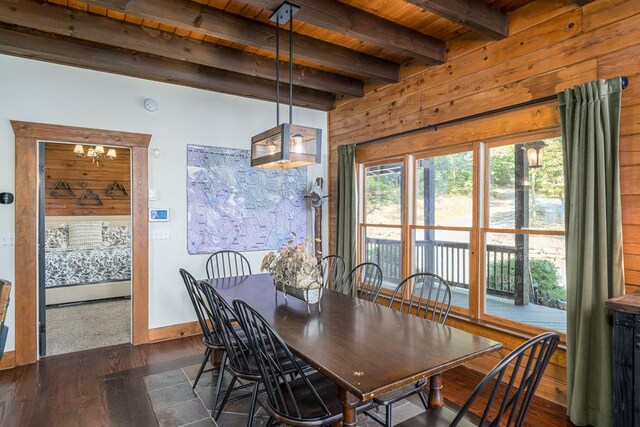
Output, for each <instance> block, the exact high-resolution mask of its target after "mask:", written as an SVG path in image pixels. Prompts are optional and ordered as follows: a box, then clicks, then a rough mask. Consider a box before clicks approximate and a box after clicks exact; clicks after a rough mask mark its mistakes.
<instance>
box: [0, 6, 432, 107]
mask: <svg viewBox="0 0 640 427" xmlns="http://www.w3.org/2000/svg"><path fill="white" fill-rule="evenodd" d="M0 15H2V16H3V19H2V21H3V22H5V23H8V24H13V25H20V26H23V27H28V28H34V29H37V30H40V31H44V32H48V33H53V34H58V35H63V36H70V37H72V38H74V39H82V40H87V41H91V42H95V43H102V44H105V45H109V46H114V47H119V48H123V49H129V50H134V51H137V52H144V53H148V54H152V55H157V56H161V57H165V58H171V59H176V60H179V61H186V62H190V63H194V64H200V65H204V66H208V67H213V68H218V69H223V70H227V71H232V72H235V73H241V74H246V75H250V76H253V77H260V78H266V79H270V80H275V79H276V62H275V60H274V59H271V58H267V57H265V56H262V55H257V54H252V53H249V52H243V51H240V50H238V49H231V48H228V47H224V46H218V45H215V44H213V43H202V42H197V41H195V40H190V39H188V38H184V37H179V36H177V35H172V36H169V35H167V34H165V33H163V32H161V31H155V32H152V31H149V30H145V29H143V28H142V27H140V26H138V25H134V24H129V23H126V22H118V21H115V20H112V19H109V18H107V17H101V16H97V15H92V14H89V13H87V12H83V11H80V10H73V9H69V8H66V7H62V6H58V5H52V4H50V3H45V4H38V3H35V2H30V1H24V2H20V3H15V2H12V1H8V0H0ZM70 28H73V30H70ZM443 52H444V45H443ZM281 73H282V76H281V79H282V80H283V81H288V79H289V69H288V67H286V69H285V68H284V67H283V69H282V71H281ZM293 76H294V84H295V85H298V86H303V87H309V88H312V89H318V90H323V91H326V92H332V93H341V94H347V95H352V96H362V95H363V93H364V87H363V83H362V81H360V80H357V79H353V78H350V77H345V76H342V75H339V74H335V73H329V72H326V71H322V70H318V69H314V68H309V67H304V66H300V65H295V66H294V72H293Z"/></svg>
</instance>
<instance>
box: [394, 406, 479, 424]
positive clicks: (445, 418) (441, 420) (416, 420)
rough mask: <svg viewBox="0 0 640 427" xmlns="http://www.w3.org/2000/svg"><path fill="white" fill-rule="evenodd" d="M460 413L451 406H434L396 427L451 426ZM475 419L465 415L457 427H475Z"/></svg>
mask: <svg viewBox="0 0 640 427" xmlns="http://www.w3.org/2000/svg"><path fill="white" fill-rule="evenodd" d="M456 415H458V413H457V412H456V411H454V410H452V409H450V408H447V407H442V408H433V409H429V410H428V411H426V412H423V413H422V414H420V415H418V416H415V417H413V418H409V419H408V420H406V421H403V422H401V423H400V424H398V425H397V426H396V427H426V426H428V427H449V426H450V425H451V422H452V421H453V420H454V418H455V417H456ZM475 426H477V424H475V423H474V422H473V421H471V419H470V418H468V417H466V416H465V417H463V418H462V419H461V420H460V422H459V423H458V424H456V427H475Z"/></svg>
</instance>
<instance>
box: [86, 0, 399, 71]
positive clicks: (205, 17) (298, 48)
mask: <svg viewBox="0 0 640 427" xmlns="http://www.w3.org/2000/svg"><path fill="white" fill-rule="evenodd" d="M86 1H88V3H90V4H93V5H96V6H102V7H105V8H107V9H111V10H114V11H118V12H122V13H127V14H131V15H135V16H138V17H140V18H146V19H150V20H152V21H155V22H159V23H161V24H165V25H170V26H173V27H179V28H182V29H185V30H190V31H196V32H199V33H202V34H206V35H208V36H213V37H217V38H220V39H223V40H228V41H232V42H236V43H240V44H244V45H247V46H254V47H257V48H260V49H265V50H268V51H270V52H275V50H276V43H275V28H274V27H273V26H272V25H269V24H265V23H262V22H258V21H255V20H252V19H249V18H245V17H242V16H240V15H235V14H233V13H229V12H225V11H222V10H219V9H215V8H212V7H209V6H205V5H201V4H198V3H196V2H193V1H190V0H86ZM294 40H295V41H294V56H295V58H300V59H304V60H307V61H310V62H313V63H315V64H318V65H323V66H327V67H331V68H334V69H336V70H341V71H345V72H348V73H353V74H354V75H357V76H360V77H366V78H372V79H378V80H384V81H391V82H397V81H399V76H400V67H399V65H398V64H395V63H393V62H389V61H385V60H383V59H380V58H375V57H373V56H370V55H365V54H363V53H361V52H357V51H355V50H352V49H347V48H344V47H342V46H338V45H335V44H331V43H327V42H324V41H322V40H319V39H315V38H313V37H308V36H304V35H296V36H295V39H294ZM280 50H281V52H282V54H288V52H289V48H288V46H287V43H282V44H281V49H280Z"/></svg>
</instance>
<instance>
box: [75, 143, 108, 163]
mask: <svg viewBox="0 0 640 427" xmlns="http://www.w3.org/2000/svg"><path fill="white" fill-rule="evenodd" d="M73 152H74V153H75V154H76V157H78V158H84V157H87V158H89V159H91V162H92V163H93V164H95V165H96V166H98V167H100V164H101V163H104V161H105V160H106V161H109V162H110V161H113V159H115V158H116V157H117V155H116V150H115V148H109V150H107V152H106V153H105V150H104V146H103V145H95V146H93V147H89V148H88V149H87V153H86V154H85V153H84V147H83V146H82V145H80V144H78V145H76V146H75V148H74V149H73Z"/></svg>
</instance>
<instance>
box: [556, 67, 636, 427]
mask: <svg viewBox="0 0 640 427" xmlns="http://www.w3.org/2000/svg"><path fill="white" fill-rule="evenodd" d="M621 92H622V82H621V79H620V78H616V79H610V80H597V81H592V82H589V83H586V84H584V85H581V86H576V87H574V88H573V89H566V90H565V91H564V93H560V94H558V100H559V102H560V115H561V121H562V139H563V152H564V162H565V163H564V167H565V169H564V170H565V172H564V175H565V227H566V253H567V414H568V415H569V417H570V418H571V421H572V422H573V423H574V424H576V425H580V426H583V425H589V424H591V425H594V426H596V427H605V426H611V425H613V399H612V333H611V327H610V326H609V323H608V320H607V319H608V313H607V310H606V309H605V308H604V302H605V301H606V300H607V299H609V298H612V297H616V296H619V295H622V294H623V292H624V265H623V258H622V217H621V205H620V178H619V169H620V167H619V159H618V145H619V128H620V102H621V101H620V98H621Z"/></svg>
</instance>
